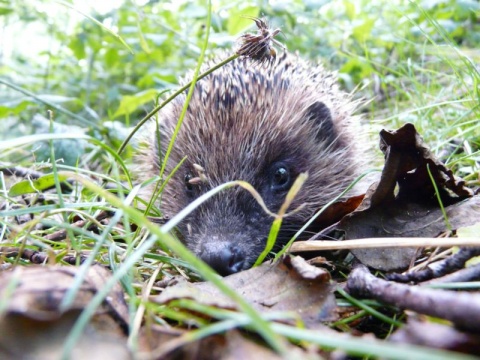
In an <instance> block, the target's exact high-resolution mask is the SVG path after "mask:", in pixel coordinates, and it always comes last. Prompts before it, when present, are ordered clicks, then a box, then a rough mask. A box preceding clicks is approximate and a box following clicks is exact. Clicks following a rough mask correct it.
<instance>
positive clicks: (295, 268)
mask: <svg viewBox="0 0 480 360" xmlns="http://www.w3.org/2000/svg"><path fill="white" fill-rule="evenodd" d="M329 279H330V275H329V274H328V272H326V271H325V270H322V269H319V268H316V267H314V266H312V265H309V264H308V263H306V262H305V260H303V259H301V258H300V257H294V258H290V257H286V258H285V259H284V260H283V261H280V262H278V263H277V264H273V265H272V264H270V263H264V264H262V265H261V266H258V267H255V268H252V269H249V270H246V271H242V272H239V273H236V274H233V275H230V276H227V277H225V278H224V281H225V283H226V284H227V285H229V286H230V287H232V288H234V289H235V290H236V291H237V292H238V293H239V294H241V295H242V296H243V297H244V298H245V299H246V300H248V301H249V302H250V304H251V305H252V306H253V307H254V308H255V309H256V310H258V311H260V312H279V311H284V312H295V313H297V314H298V315H299V316H300V317H301V318H302V320H303V321H304V323H305V324H306V326H315V325H317V324H318V323H319V322H322V321H328V320H334V319H336V313H335V309H336V303H335V297H334V296H333V291H334V286H333V285H332V284H331V283H330V282H329ZM183 298H187V299H194V300H195V302H197V303H200V304H205V305H210V306H216V307H219V308H225V309H237V306H236V303H235V302H234V301H233V300H231V299H230V298H228V297H227V296H225V295H224V294H223V293H222V292H220V290H218V289H217V288H216V287H215V286H214V285H212V284H211V283H207V282H203V283H194V284H192V283H187V282H183V283H179V284H177V285H175V286H172V287H169V288H167V289H165V291H164V292H162V294H160V295H159V296H156V297H154V298H153V300H152V301H154V302H156V303H159V304H166V303H169V302H170V301H172V300H178V299H183Z"/></svg>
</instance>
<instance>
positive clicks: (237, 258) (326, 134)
mask: <svg viewBox="0 0 480 360" xmlns="http://www.w3.org/2000/svg"><path fill="white" fill-rule="evenodd" d="M184 101H185V95H182V96H179V97H177V98H176V99H175V100H174V101H173V102H172V103H171V104H169V105H168V106H167V107H165V108H164V110H163V111H161V113H160V114H159V121H160V131H161V139H160V142H161V144H162V145H161V148H162V153H164V152H165V149H166V146H167V145H168V141H169V140H170V138H171V136H172V134H173V131H174V128H175V126H176V123H177V120H178V118H179V117H180V113H181V110H182V106H183V103H184ZM355 107H356V103H355V102H353V101H351V97H350V95H348V94H346V93H344V92H342V91H341V90H340V89H339V88H338V85H337V84H336V79H335V77H334V75H332V74H331V73H329V72H327V71H325V70H324V69H323V68H322V67H321V66H311V65H309V64H307V63H305V62H303V61H302V60H301V59H299V58H297V57H294V56H290V55H282V56H280V57H279V59H277V60H276V62H275V63H274V64H263V65H260V64H254V63H252V62H250V61H249V60H242V59H238V60H235V61H233V62H231V63H229V64H227V65H226V66H224V67H223V68H221V69H219V70H217V71H216V72H214V73H212V74H211V75H209V76H207V77H206V78H204V79H202V80H200V81H199V82H198V83H197V85H196V87H195V90H194V93H193V96H192V99H191V101H190V104H189V107H188V111H187V113H186V116H185V119H184V122H183V124H182V127H181V129H180V132H179V134H178V137H177V139H176V141H175V145H174V147H173V151H172V153H171V156H170V158H169V159H168V163H167V167H166V174H169V173H170V172H171V171H172V169H173V168H174V167H175V166H176V165H177V164H178V163H179V161H181V159H182V158H184V157H185V156H187V160H186V161H185V163H184V164H183V165H182V166H181V168H180V169H179V171H178V172H177V173H176V174H175V175H174V176H173V178H172V179H171V181H170V182H169V183H168V184H167V186H166V187H165V190H164V192H163V194H162V195H161V202H160V209H161V210H162V211H163V213H164V214H165V215H166V216H173V215H175V214H176V213H178V212H179V211H180V210H181V209H182V208H184V207H185V206H186V205H187V204H188V203H189V202H191V201H192V200H193V199H194V198H196V197H197V196H198V195H199V194H201V193H204V192H205V191H207V190H209V189H211V188H213V187H215V186H217V185H219V184H222V183H224V182H227V181H231V180H245V181H247V182H249V183H250V184H252V185H253V186H254V187H255V188H256V189H257V191H258V192H259V193H260V194H261V195H262V197H263V199H264V201H265V203H266V204H267V206H268V207H269V208H270V210H271V211H278V209H279V207H280V205H281V204H282V202H283V200H284V198H285V194H286V191H288V189H286V190H285V191H278V190H275V191H274V190H272V189H278V186H277V185H275V184H277V183H276V182H275V181H276V180H274V174H275V173H276V171H277V169H278V168H279V167H282V166H283V167H284V168H286V169H288V172H289V174H290V175H291V177H292V179H294V178H295V177H296V176H297V175H298V174H299V173H301V172H308V175H309V178H308V180H307V181H306V183H305V184H304V186H303V188H302V190H301V192H300V194H299V195H298V196H297V198H296V199H295V200H294V202H293V204H292V206H291V208H290V209H294V208H296V207H298V206H299V205H300V204H306V206H304V208H303V210H302V211H300V212H298V213H296V214H295V215H293V216H291V217H288V218H286V219H285V221H284V225H283V226H282V230H281V233H280V236H279V239H278V242H279V246H280V245H283V244H284V243H285V242H286V241H288V239H289V238H290V236H291V235H292V234H293V233H294V232H295V231H296V230H298V228H299V227H300V226H302V225H303V224H304V223H305V222H306V221H307V220H308V219H309V218H310V217H311V216H312V215H313V214H314V213H315V211H317V210H318V209H319V208H321V207H322V206H323V205H324V204H326V203H327V202H328V201H330V200H331V199H332V198H333V197H335V196H336V195H338V194H339V193H340V192H341V191H342V190H344V189H345V188H346V187H347V186H348V185H349V184H350V183H351V182H352V180H353V179H354V178H355V177H356V176H357V175H358V174H359V172H360V171H361V170H360V167H361V166H360V163H359V161H358V160H356V159H358V157H359V156H358V154H356V153H355V149H356V146H357V141H356V140H355V139H356V138H357V135H356V132H357V129H358V127H357V126H356V125H355V124H352V120H354V121H353V122H357V119H354V118H353V117H352V112H353V111H354V110H355ZM153 129H154V126H153V125H152V128H151V131H150V133H151V134H152V135H151V137H150V139H149V140H148V146H147V148H146V150H145V151H144V153H143V155H142V157H141V161H140V162H141V166H142V170H141V177H142V178H143V179H147V178H149V177H153V176H155V175H158V172H159V169H160V166H161V164H160V162H159V155H158V152H157V150H156V149H157V146H156V143H157V140H156V139H155V137H154V135H153V134H154V132H155V131H154V130H153ZM193 164H199V165H201V166H202V167H203V168H204V169H205V174H206V176H207V179H208V182H207V183H201V184H199V185H192V186H193V190H188V186H187V185H186V183H185V177H186V176H190V177H192V176H193V177H195V176H197V171H196V170H195V169H194V167H193ZM279 164H280V165H279ZM272 179H273V180H272ZM272 184H274V185H272ZM272 220H273V219H272V218H271V217H270V216H268V215H267V214H265V213H264V212H263V211H262V210H261V208H260V206H259V205H258V204H257V202H256V201H255V200H254V199H253V197H252V196H251V195H250V194H249V193H248V192H247V191H245V190H243V189H241V188H236V189H232V190H227V191H225V192H223V193H221V194H219V195H217V196H215V197H214V198H212V199H211V200H209V201H207V202H206V203H205V204H203V205H202V206H200V208H198V209H197V210H196V211H194V212H193V213H192V214H191V215H190V216H189V217H188V218H187V219H186V220H185V221H184V222H183V224H182V225H181V226H180V230H181V232H182V233H183V239H184V242H185V244H186V245H187V246H188V247H189V248H190V249H191V250H192V251H193V252H195V253H196V254H197V255H198V256H200V257H202V258H203V259H204V260H206V261H207V262H209V263H210V264H211V265H212V266H213V267H214V268H216V269H217V270H218V271H219V272H220V273H222V274H228V273H232V272H235V271H239V270H242V269H246V268H248V267H250V266H251V265H252V264H253V262H254V261H255V259H256V258H257V257H258V255H259V254H260V252H261V251H262V250H263V248H264V247H265V240H266V237H267V235H268V232H269V228H270V225H271V223H272ZM187 224H188V226H187ZM225 249H227V250H225ZM220 259H222V261H224V262H225V261H226V262H227V263H229V265H228V264H227V265H225V266H226V268H225V267H224V266H223V265H221V264H220V265H219V264H218V263H219V262H221V260H220ZM232 264H234V265H235V266H233V265H232Z"/></svg>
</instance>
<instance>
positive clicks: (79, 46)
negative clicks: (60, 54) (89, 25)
mask: <svg viewBox="0 0 480 360" xmlns="http://www.w3.org/2000/svg"><path fill="white" fill-rule="evenodd" d="M68 47H69V48H70V49H71V50H72V51H73V54H74V55H75V57H76V58H77V59H78V60H81V59H85V56H86V53H85V41H83V39H82V37H81V36H80V35H76V36H73V37H72V40H71V41H70V44H68Z"/></svg>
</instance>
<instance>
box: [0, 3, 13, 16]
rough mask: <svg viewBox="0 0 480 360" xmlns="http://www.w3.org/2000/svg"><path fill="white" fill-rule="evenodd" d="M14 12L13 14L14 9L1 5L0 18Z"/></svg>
mask: <svg viewBox="0 0 480 360" xmlns="http://www.w3.org/2000/svg"><path fill="white" fill-rule="evenodd" d="M12 12H13V9H12V8H11V7H10V6H3V5H0V16H1V15H8V14H10V13H12Z"/></svg>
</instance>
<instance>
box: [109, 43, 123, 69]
mask: <svg viewBox="0 0 480 360" xmlns="http://www.w3.org/2000/svg"><path fill="white" fill-rule="evenodd" d="M119 60H120V56H119V55H118V50H117V49H115V48H113V47H111V48H109V49H108V50H107V51H106V52H105V65H107V66H108V67H109V68H111V67H113V66H115V64H116V63H118V61H119Z"/></svg>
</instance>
